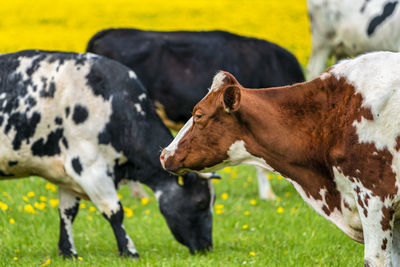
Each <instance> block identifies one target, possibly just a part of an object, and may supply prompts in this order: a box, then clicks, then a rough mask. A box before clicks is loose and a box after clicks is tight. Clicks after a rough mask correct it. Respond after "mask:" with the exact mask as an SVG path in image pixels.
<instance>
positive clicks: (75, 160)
mask: <svg viewBox="0 0 400 267" xmlns="http://www.w3.org/2000/svg"><path fill="white" fill-rule="evenodd" d="M71 164H72V168H74V171H75V172H76V173H77V174H78V175H81V172H82V170H83V168H82V164H81V161H80V160H79V157H76V158H73V159H72V161H71Z"/></svg>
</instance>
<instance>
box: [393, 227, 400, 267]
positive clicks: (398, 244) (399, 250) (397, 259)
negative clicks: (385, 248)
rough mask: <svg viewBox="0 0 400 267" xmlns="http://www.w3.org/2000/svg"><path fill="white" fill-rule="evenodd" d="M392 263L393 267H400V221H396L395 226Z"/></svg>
mask: <svg viewBox="0 0 400 267" xmlns="http://www.w3.org/2000/svg"><path fill="white" fill-rule="evenodd" d="M392 263H393V266H400V220H397V221H395V222H394V226H393V247H392Z"/></svg>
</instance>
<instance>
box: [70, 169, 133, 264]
mask: <svg viewBox="0 0 400 267" xmlns="http://www.w3.org/2000/svg"><path fill="white" fill-rule="evenodd" d="M102 169H103V170H102ZM106 173H107V170H106V168H102V166H100V167H99V166H96V168H88V169H85V171H84V174H83V175H81V177H79V179H78V178H77V181H79V182H80V185H81V186H82V188H83V189H84V190H85V192H86V194H87V195H88V196H89V198H90V200H91V201H92V202H93V203H94V205H96V207H97V208H98V209H99V211H100V212H101V213H102V214H103V216H104V217H105V218H106V219H107V220H108V221H109V223H110V224H111V227H112V229H113V231H114V235H115V238H116V240H117V245H118V251H119V255H120V256H130V257H134V258H138V257H139V254H138V253H137V251H136V248H135V245H134V244H133V241H132V240H131V238H130V237H129V236H128V234H127V233H126V232H125V229H124V225H123V223H122V221H123V219H124V210H123V208H122V205H121V203H120V201H119V198H118V195H117V191H116V189H115V185H114V181H113V179H112V178H111V177H109V176H107V175H106Z"/></svg>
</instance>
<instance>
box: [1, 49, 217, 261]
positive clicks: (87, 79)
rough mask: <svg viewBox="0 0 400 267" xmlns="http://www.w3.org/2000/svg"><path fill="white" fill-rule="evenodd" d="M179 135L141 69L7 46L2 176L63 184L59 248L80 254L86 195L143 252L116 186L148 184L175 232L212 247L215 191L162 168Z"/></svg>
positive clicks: (131, 249) (130, 247)
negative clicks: (78, 227) (77, 231)
mask: <svg viewBox="0 0 400 267" xmlns="http://www.w3.org/2000/svg"><path fill="white" fill-rule="evenodd" d="M171 140H172V136H171V134H170V132H169V130H168V129H167V128H166V127H165V126H164V124H163V123H162V121H161V120H160V118H159V117H158V116H157V115H156V113H155V110H154V107H153V105H152V102H151V101H150V100H149V99H148V94H147V91H146V90H145V89H144V87H143V86H142V84H141V83H140V81H139V80H137V78H136V74H135V73H134V72H133V71H131V70H129V69H128V68H127V67H125V66H123V65H122V64H120V63H118V62H116V61H113V60H110V59H106V58H103V57H100V56H97V55H93V54H75V53H61V52H44V51H22V52H18V53H13V54H5V55H2V56H0V142H1V149H0V171H1V172H0V174H1V177H0V179H13V178H20V177H26V176H29V175H38V176H41V177H43V178H45V179H47V180H48V181H50V182H52V183H54V184H56V185H58V188H59V211H60V220H61V224H60V239H59V250H60V253H61V254H63V255H66V256H71V255H74V256H76V255H77V253H76V250H75V246H74V242H73V238H72V222H73V221H74V218H75V216H76V214H77V212H78V207H79V200H80V198H84V199H89V200H91V201H92V202H93V203H94V204H95V205H96V207H97V208H98V209H99V210H100V211H101V212H102V214H103V215H104V217H105V218H106V219H107V220H108V221H109V222H110V224H111V227H112V229H113V231H114V234H115V237H116V240H117V244H118V250H119V254H120V255H129V256H133V257H137V256H138V254H137V251H136V249H135V246H134V244H133V242H132V240H131V239H130V237H129V236H128V235H127V233H126V232H125V230H124V226H123V224H122V220H123V216H124V212H123V209H122V205H121V203H120V201H119V199H118V196H117V191H116V187H118V185H119V184H120V183H121V182H122V181H123V180H125V179H129V180H138V181H140V182H142V183H144V184H146V185H148V186H149V187H150V188H151V189H152V190H153V191H154V192H155V196H156V198H157V199H158V202H159V206H160V210H161V213H162V214H163V215H164V217H165V219H166V221H167V224H168V226H169V227H170V229H171V231H172V233H173V234H174V236H175V238H176V239H177V240H178V241H179V242H180V243H182V244H184V245H186V246H187V247H189V249H190V251H191V252H194V251H197V250H203V249H208V248H211V246H212V240H211V230H212V215H211V207H212V203H213V199H214V193H213V188H212V185H211V183H208V182H207V181H206V180H204V179H199V177H198V175H197V174H194V173H190V174H188V175H187V176H185V177H184V181H185V183H184V185H179V184H178V183H177V181H176V180H177V177H176V176H171V175H170V174H168V173H167V172H165V171H164V170H162V168H161V166H160V163H159V161H158V154H159V151H160V148H161V147H163V146H165V145H166V144H168V142H170V141H171Z"/></svg>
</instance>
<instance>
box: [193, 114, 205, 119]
mask: <svg viewBox="0 0 400 267" xmlns="http://www.w3.org/2000/svg"><path fill="white" fill-rule="evenodd" d="M201 117H203V115H202V114H200V113H196V114H194V120H195V121H197V120H199V119H200V118H201Z"/></svg>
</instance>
